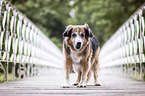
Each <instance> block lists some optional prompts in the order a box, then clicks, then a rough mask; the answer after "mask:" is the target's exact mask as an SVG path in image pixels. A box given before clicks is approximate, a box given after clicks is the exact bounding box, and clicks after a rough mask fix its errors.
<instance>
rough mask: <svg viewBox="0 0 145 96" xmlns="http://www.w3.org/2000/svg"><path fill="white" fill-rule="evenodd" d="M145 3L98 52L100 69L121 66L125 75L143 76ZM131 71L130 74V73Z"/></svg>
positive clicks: (144, 72)
mask: <svg viewBox="0 0 145 96" xmlns="http://www.w3.org/2000/svg"><path fill="white" fill-rule="evenodd" d="M144 18H145V3H144V4H143V5H142V6H141V7H139V9H138V10H137V11H136V12H135V13H134V14H133V15H132V16H131V17H130V18H129V19H128V20H127V21H126V22H125V23H124V24H123V25H122V26H121V27H120V28H119V29H118V30H117V31H116V32H115V34H114V35H113V36H112V37H111V38H110V39H109V40H108V41H107V42H106V43H105V44H104V46H103V47H102V48H101V52H100V68H106V67H114V66H122V68H123V71H127V72H125V74H126V73H127V74H132V77H133V74H134V73H135V77H136V78H137V73H139V74H140V79H143V76H144V75H145V68H144V67H145V65H144V62H145V34H144V30H145V21H144ZM137 69H139V70H137ZM130 70H131V72H130Z"/></svg>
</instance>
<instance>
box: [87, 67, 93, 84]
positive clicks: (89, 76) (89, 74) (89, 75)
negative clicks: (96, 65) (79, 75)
mask: <svg viewBox="0 0 145 96" xmlns="http://www.w3.org/2000/svg"><path fill="white" fill-rule="evenodd" d="M91 75H92V71H91V70H90V71H89V72H88V75H87V81H86V83H88V82H89V80H90V78H91Z"/></svg>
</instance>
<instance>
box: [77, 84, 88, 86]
mask: <svg viewBox="0 0 145 96" xmlns="http://www.w3.org/2000/svg"><path fill="white" fill-rule="evenodd" d="M77 87H87V85H86V84H79V85H77Z"/></svg>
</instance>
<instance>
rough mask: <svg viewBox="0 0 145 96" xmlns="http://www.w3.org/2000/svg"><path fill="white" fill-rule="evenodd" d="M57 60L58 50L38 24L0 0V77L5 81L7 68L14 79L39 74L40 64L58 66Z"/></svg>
mask: <svg viewBox="0 0 145 96" xmlns="http://www.w3.org/2000/svg"><path fill="white" fill-rule="evenodd" d="M61 60H62V53H61V51H60V50H59V49H58V48H57V47H56V46H55V45H54V44H53V43H52V42H51V41H50V40H49V39H48V38H47V37H46V36H45V35H44V34H43V33H42V32H41V30H40V29H39V28H37V27H36V26H35V25H34V24H33V23H32V22H31V21H30V20H29V19H28V18H27V17H25V15H23V14H22V13H21V12H20V11H18V10H17V9H16V8H15V7H14V6H13V5H11V4H10V3H9V2H7V1H4V0H2V1H0V79H1V80H0V81H4V80H5V79H6V80H7V81H8V77H9V71H10V70H11V71H12V75H13V79H16V78H21V77H29V76H33V75H36V74H39V72H38V71H39V69H42V67H55V68H61V66H62V65H61V64H62V62H60V61H61ZM10 66H11V67H10ZM10 68H11V69H10ZM43 71H44V70H43ZM2 76H3V77H2Z"/></svg>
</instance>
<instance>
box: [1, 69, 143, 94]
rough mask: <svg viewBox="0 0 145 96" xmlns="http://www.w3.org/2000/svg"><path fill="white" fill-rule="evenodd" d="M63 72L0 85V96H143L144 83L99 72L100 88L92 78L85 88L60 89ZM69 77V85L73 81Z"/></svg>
mask: <svg viewBox="0 0 145 96" xmlns="http://www.w3.org/2000/svg"><path fill="white" fill-rule="evenodd" d="M62 73H63V72H62V71H61V70H56V69H49V72H48V73H47V75H43V76H36V77H31V78H25V79H22V80H17V81H10V82H4V83H1V84H0V96H145V82H143V81H139V80H134V79H132V78H129V77H125V76H121V75H112V74H109V73H106V72H103V71H100V74H99V81H100V82H101V84H102V86H93V78H92V79H91V81H90V82H89V84H88V86H87V88H77V87H76V86H72V85H71V86H70V88H61V85H62V84H63V74H62ZM75 78H76V77H75V74H74V73H72V74H71V75H70V83H71V84H73V82H74V81H75Z"/></svg>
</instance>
